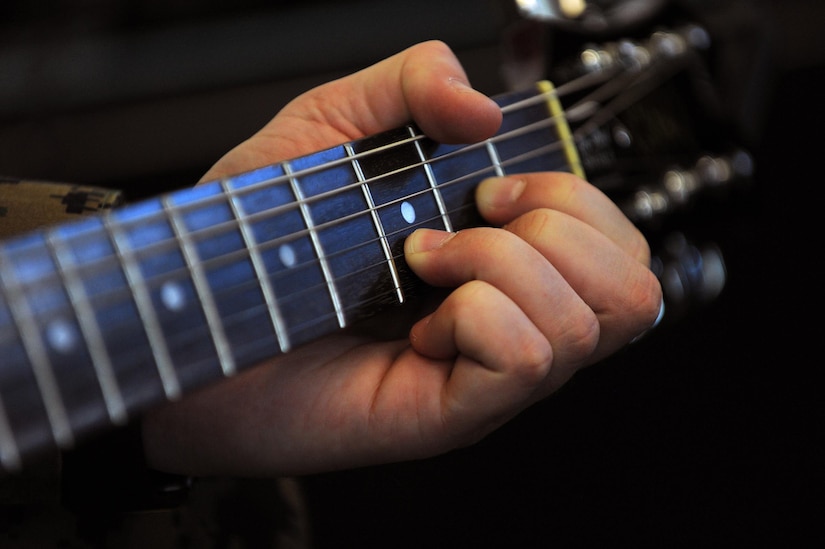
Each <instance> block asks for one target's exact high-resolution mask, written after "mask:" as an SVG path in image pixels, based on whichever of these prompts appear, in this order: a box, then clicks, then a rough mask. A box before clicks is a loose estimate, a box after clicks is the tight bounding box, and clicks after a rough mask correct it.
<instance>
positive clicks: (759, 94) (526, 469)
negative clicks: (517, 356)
mask: <svg viewBox="0 0 825 549" xmlns="http://www.w3.org/2000/svg"><path fill="white" fill-rule="evenodd" d="M519 4H521V5H522V7H523V8H524V7H529V6H530V5H533V6H542V5H544V6H557V3H555V2H545V3H542V2H520V3H519ZM561 4H565V3H561ZM577 4H578V3H577V2H571V3H568V5H573V6H574V8H570V9H575V6H576V5H577ZM588 5H589V8H588V9H589V11H588V12H587V13H586V15H587V16H588V17H590V19H587V21H586V22H581V21H582V19H581V18H579V19H572V20H571V18H569V17H567V16H565V14H564V13H563V12H560V11H556V12H553V11H550V12H547V11H545V12H543V13H537V12H534V13H533V16H528V14H526V13H524V12H519V11H518V10H517V9H516V7H517V3H516V2H515V1H513V2H509V1H504V0H501V1H498V0H495V1H494V0H486V1H485V0H453V1H450V2H444V1H435V0H418V1H410V2H400V1H396V0H380V1H379V0H359V1H349V2H331V1H324V0H304V1H300V2H299V1H297V0H280V1H277V0H270V1H265V0H231V1H230V0H203V1H196V0H119V1H113V0H112V1H105V0H35V1H31V0H29V1H24V0H19V1H18V0H4V2H3V3H2V4H0V175H7V176H12V177H24V178H30V179H45V180H53V181H68V182H75V183H83V184H92V185H103V186H109V187H115V188H120V189H123V191H124V192H125V193H126V196H127V197H128V198H130V199H133V200H137V199H139V198H141V197H144V196H148V195H152V194H157V193H159V192H164V191H167V190H172V189H175V188H180V187H185V186H189V185H191V184H193V183H194V182H195V181H197V179H198V178H199V177H200V174H202V173H203V172H205V171H206V170H207V169H208V167H209V166H210V165H211V164H212V163H213V162H214V161H215V160H217V158H219V157H220V155H221V154H223V153H224V152H225V151H227V150H228V149H229V148H231V147H232V146H234V145H235V144H237V143H239V142H240V141H241V140H243V139H245V138H246V137H247V136H248V135H250V134H251V133H253V132H254V131H255V130H257V129H258V128H259V127H260V126H261V125H263V124H264V123H265V122H266V121H267V120H269V118H271V116H272V115H274V114H275V113H276V112H277V111H278V109H279V108H280V107H281V106H283V104H284V103H285V102H287V101H288V100H289V99H291V98H292V97H294V96H295V95H297V94H299V93H300V92H301V91H303V90H305V89H308V88H310V87H312V86H314V85H316V84H319V83H322V82H325V81H327V80H329V79H331V78H334V77H337V76H340V75H343V74H347V73H350V72H352V71H353V70H356V69H359V68H361V67H363V66H365V65H368V64H370V63H372V62H375V61H377V60H379V59H381V58H384V57H386V56H388V55H391V54H393V53H395V52H397V51H398V50H400V49H402V48H404V47H406V46H409V45H411V44H413V43H415V42H418V41H421V40H425V39H431V38H438V39H441V40H444V41H445V42H447V43H448V44H449V45H450V46H452V47H453V49H454V50H455V51H456V52H457V54H458V55H459V57H460V58H461V60H462V61H463V63H464V64H465V67H466V69H467V71H468V73H469V75H470V79H471V81H472V82H473V84H474V85H475V86H476V87H478V88H479V89H481V90H482V91H484V92H486V93H490V94H493V93H498V92H502V91H505V90H507V89H509V88H511V87H513V86H516V85H518V84H520V83H523V82H526V81H532V80H535V79H538V78H541V77H544V76H546V75H549V74H552V73H553V72H554V71H555V70H556V69H557V68H558V66H559V65H560V64H563V63H564V62H565V61H566V55H567V54H569V53H570V52H575V51H577V50H578V49H580V48H583V47H586V45H587V44H590V43H600V42H602V41H605V40H607V41H610V40H616V39H618V38H620V37H623V36H639V35H643V34H645V33H649V32H650V30H651V29H655V28H656V27H657V26H658V25H659V24H669V23H681V22H685V21H690V22H695V23H698V24H701V25H702V26H703V27H704V28H706V29H707V30H708V31H709V33H710V37H711V44H712V45H711V48H710V50H709V51H708V53H707V63H708V74H707V78H708V80H707V82H705V84H708V83H709V85H712V86H713V87H714V90H715V93H716V96H717V99H718V101H717V102H716V103H714V106H713V108H712V109H710V110H713V116H710V115H709V116H708V117H707V119H704V118H703V119H702V120H701V121H700V122H701V123H703V124H706V126H705V131H706V132H709V133H714V134H718V135H723V136H724V141H725V142H730V143H734V144H737V145H741V147H743V148H744V149H746V150H748V151H749V152H750V153H751V154H752V157H753V159H754V165H755V174H754V177H753V179H752V180H751V181H749V182H746V183H745V184H743V185H741V186H740V187H738V188H737V189H736V190H735V191H734V192H730V193H727V194H726V195H725V197H724V199H723V200H718V199H716V198H714V199H712V200H711V201H710V202H712V204H710V205H709V206H707V207H704V206H697V207H696V208H694V209H692V210H691V211H690V212H688V213H683V214H680V215H679V216H678V223H679V226H677V227H668V228H667V230H668V231H671V230H675V231H677V232H678V233H679V234H684V235H686V236H687V238H689V239H690V241H691V242H695V243H696V246H697V247H698V248H699V249H702V250H704V249H711V250H717V249H718V250H720V251H721V253H722V254H723V256H724V260H725V264H726V273H727V278H726V285H725V288H724V290H723V291H722V292H721V294H720V295H719V296H718V297H716V298H715V299H713V300H697V302H696V303H694V302H693V301H691V300H688V302H686V303H685V304H684V305H685V306H684V307H681V308H679V310H678V312H679V313H680V314H679V315H677V317H676V318H669V319H667V321H666V322H665V323H664V324H663V325H662V326H661V327H660V328H659V329H657V330H656V331H654V332H653V333H651V334H650V335H649V336H648V337H647V338H645V339H644V340H642V341H641V342H639V343H637V344H635V345H633V346H631V347H630V348H628V349H627V350H625V351H624V352H622V353H620V354H619V355H618V356H616V357H614V358H611V359H610V360H608V361H606V362H605V363H603V364H600V365H599V366H596V367H593V368H590V369H588V370H587V371H585V372H582V373H581V374H579V375H578V376H577V377H576V378H575V379H574V380H573V382H571V383H570V384H569V386H567V387H566V388H564V389H563V390H562V391H561V392H559V393H558V394H557V395H555V396H554V397H552V398H550V399H549V400H547V401H546V402H544V403H542V404H540V405H538V406H536V407H534V408H533V409H531V410H529V411H527V412H526V413H524V414H523V415H522V416H520V417H519V418H517V419H516V420H515V421H513V422H512V423H510V424H509V425H507V426H505V427H504V428H502V429H501V430H499V431H498V432H496V433H495V434H493V435H491V436H490V437H488V438H487V439H485V440H484V441H482V442H481V443H479V444H478V445H476V446H473V447H471V448H467V449H464V450H460V451H456V452H453V453H451V454H449V455H446V456H441V457H438V458H434V459H430V460H424V461H420V462H411V463H402V464H393V465H387V466H381V467H370V468H364V469H359V470H355V471H346V472H337V473H330V474H324V475H315V476H311V477H306V478H302V479H300V482H301V485H302V487H303V490H304V496H305V498H306V503H307V507H308V510H309V517H310V521H311V524H312V535H313V540H314V545H315V546H316V547H319V548H338V547H360V548H366V547H387V546H391V547H453V546H458V547H505V546H506V547H548V546H553V547H604V546H619V545H622V546H629V545H633V546H637V547H638V546H657V547H662V546H663V547H696V546H707V545H710V544H712V543H713V544H717V543H723V542H726V543H727V542H739V543H753V542H757V541H758V542H761V543H762V544H763V545H769V546H770V545H772V546H779V545H781V546H797V547H801V546H817V543H819V544H821V543H822V542H823V541H825V534H823V530H822V528H821V521H822V517H823V516H825V515H824V514H823V512H825V503H824V502H825V473H823V466H822V465H823V463H825V460H823V458H825V455H823V454H824V453H823V450H822V447H823V443H825V440H823V438H825V437H823V427H825V423H823V420H825V413H823V412H825V406H823V404H822V397H821V396H820V393H821V391H820V387H821V384H820V379H821V375H820V373H819V370H820V369H821V368H822V366H821V363H822V360H821V359H817V358H815V357H816V356H818V352H817V351H819V348H818V345H817V344H816V341H817V340H818V338H820V337H822V336H821V331H822V322H821V321H820V320H819V319H818V316H817V314H818V313H819V312H820V311H821V309H822V307H821V299H820V297H821V293H822V292H821V282H822V276H821V275H822V269H821V267H820V264H821V258H820V257H819V256H818V254H819V253H821V252H822V244H821V243H820V244H817V242H819V240H818V238H819V237H820V235H821V234H822V230H821V228H820V227H819V226H818V224H817V223H816V220H817V219H818V218H821V214H820V212H819V211H818V210H819V208H818V202H817V201H818V200H819V199H818V196H819V194H818V191H817V189H818V188H819V187H821V186H822V177H821V171H822V170H821V167H820V165H819V160H820V159H821V157H822V151H821V149H820V147H821V146H822V145H823V142H825V140H824V139H823V138H822V135H823V130H822V127H821V124H823V123H825V112H823V111H824V109H823V106H822V104H821V102H820V96H821V95H822V94H821V91H820V89H819V85H821V82H823V81H825V79H823V77H825V43H823V41H822V38H821V35H822V33H821V28H820V26H821V25H822V24H823V22H825V4H822V3H821V2H818V1H816V0H764V1H757V0H754V1H737V0H719V1H710V0H681V1H676V0H674V1H672V2H655V1H651V2H638V1H634V0H628V1H626V2H618V1H610V0H602V1H593V2H588ZM577 21H578V22H577ZM708 124H709V125H710V126H707V125H708ZM650 235H651V241H652V242H653V243H654V244H657V245H658V244H662V245H665V246H666V243H667V238H663V237H665V236H666V235H664V234H663V233H662V232H660V231H659V230H658V229H657V230H652V229H651V234H650ZM817 250H819V251H817ZM818 287H819V288H820V290H817V289H816V288H818Z"/></svg>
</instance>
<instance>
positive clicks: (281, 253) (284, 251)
mask: <svg viewBox="0 0 825 549" xmlns="http://www.w3.org/2000/svg"><path fill="white" fill-rule="evenodd" d="M278 257H279V258H280V259H281V263H283V264H284V266H285V267H287V268H291V267H294V266H295V264H296V263H298V257H297V256H296V255H295V249H294V248H293V247H292V246H290V245H289V244H284V245H283V246H281V247H280V248H279V249H278Z"/></svg>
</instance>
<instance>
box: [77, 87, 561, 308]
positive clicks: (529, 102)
mask: <svg viewBox="0 0 825 549" xmlns="http://www.w3.org/2000/svg"><path fill="white" fill-rule="evenodd" d="M570 84H571V85H570V86H561V87H559V88H558V89H557V90H556V92H555V93H556V94H558V95H562V93H563V92H564V90H565V89H571V88H572V87H573V86H572V85H573V84H576V81H573V82H571V83H570ZM551 93H552V92H551ZM547 95H549V94H547V93H539V94H536V95H534V96H531V97H529V98H527V99H523V100H520V101H517V102H515V103H512V104H510V105H507V106H505V107H503V109H508V110H517V109H524V108H527V107H529V106H533V105H537V104H541V103H544V102H546V97H547ZM570 117H571V118H575V116H574V115H573V114H571V115H570ZM542 122H544V123H545V126H546V127H549V126H551V125H553V124H555V120H554V118H553V117H549V118H547V119H546V120H545V121H542ZM528 126H532V127H535V123H534V124H531V125H528ZM524 131H526V130H524V129H523V127H522V128H517V129H516V130H511V131H510V132H505V133H503V134H500V135H498V136H495V137H494V138H491V140H495V141H496V142H500V141H502V140H504V139H506V138H508V137H510V136H511V135H512V134H514V133H515V134H517V135H519V134H521V133H524ZM422 137H423V136H417V137H416V139H421V138H422ZM406 142H410V140H407V141H406ZM393 146H398V143H393V144H390V145H389V146H388V147H383V148H379V149H378V151H379V152H380V151H381V150H386V149H387V148H391V147H393ZM559 149H560V146H559V143H553V144H551V145H548V146H545V147H541V148H539V149H537V150H536V153H535V155H540V154H544V153H547V152H551V151H552V150H559ZM466 150H467V148H466V147H465V148H459V149H457V150H456V151H451V153H450V154H460V153H462V152H466ZM367 152H368V153H375V152H376V150H375V149H373V150H370V151H367ZM527 154H530V153H527ZM444 156H446V155H444ZM522 156H524V155H522ZM441 158H443V157H438V159H441ZM438 159H430V160H428V161H425V162H420V163H417V164H415V165H413V166H408V167H405V168H403V169H402V170H399V171H403V170H404V169H407V170H409V169H415V168H418V167H421V166H423V165H424V164H426V163H427V162H433V161H434V160H438ZM351 161H352V157H348V158H344V159H341V160H340V161H339V163H340V164H346V163H349V162H351ZM522 161H525V159H523V158H522V157H516V158H514V159H511V160H509V161H507V162H506V163H505V164H507V165H509V164H513V163H517V162H522ZM323 167H324V168H326V167H328V164H326V165H324V166H323ZM490 169H491V167H485V168H484V169H482V170H479V171H481V172H483V171H487V170H490ZM316 170H317V169H315V170H312V169H310V170H303V171H299V172H296V173H295V174H293V176H295V175H299V174H301V173H309V172H312V171H316ZM390 175H394V173H391V174H390ZM475 175H477V174H475V173H474V174H469V175H465V176H462V177H460V178H456V179H455V180H453V181H447V182H445V183H442V184H441V185H440V188H442V189H444V188H446V187H449V186H450V185H452V184H455V183H457V182H460V181H461V180H464V179H467V178H469V177H473V176H475ZM383 177H387V174H381V175H380V176H377V177H375V178H372V179H370V180H368V181H367V183H369V182H374V181H378V180H380V179H381V178H383ZM363 184H364V182H358V183H356V184H353V185H351V187H360V186H361V185H363ZM338 192H340V190H339V191H338ZM429 192H431V189H425V190H422V191H419V192H418V193H416V194H424V193H429ZM313 198H315V199H317V198H318V196H317V195H316V196H315V197H313ZM405 198H408V197H405ZM399 200H401V199H399ZM394 202H395V201H394ZM390 204H392V202H390V203H386V204H382V205H381V206H379V207H378V208H379V209H380V208H386V207H388V205H390ZM198 205H199V206H200V205H201V204H198ZM287 206H289V207H295V205H294V203H290V204H289V205H287ZM267 213H270V212H269V211H267V212H263V214H267ZM365 213H367V212H359V213H358V215H363V214H365ZM449 213H453V212H449ZM270 215H271V214H270ZM229 223H230V224H232V225H235V223H232V222H229ZM419 225H420V224H419ZM318 228H323V226H322V225H319V226H318ZM198 232H199V231H195V232H194V233H193V234H196V233H198ZM200 232H203V231H200ZM306 232H307V231H306V230H304V231H301V233H303V234H305V233H306ZM294 238H295V234H293V235H287V236H286V237H282V238H279V239H277V241H275V242H272V241H270V242H267V243H265V244H266V245H268V246H277V245H279V244H280V243H282V242H283V241H285V240H287V239H294ZM168 242H172V243H176V240H174V239H168V241H167V243H168ZM364 244H365V243H361V244H359V245H364ZM148 248H149V247H146V248H141V249H140V250H137V251H136V252H137V253H143V252H146V250H147V249H148ZM152 251H153V252H154V251H156V250H152ZM346 251H347V250H342V251H339V252H338V253H346ZM238 253H239V254H244V255H247V254H248V251H247V250H238ZM230 255H231V254H230ZM223 257H224V256H220V257H218V258H213V259H212V260H210V261H212V262H214V261H216V260H219V259H221V258H223ZM394 259H397V258H394ZM104 261H107V262H108V261H111V262H113V263H114V264H115V265H119V263H117V258H116V257H115V256H113V255H112V256H107V257H106V258H104ZM316 261H317V260H316ZM385 261H386V260H384V262H385ZM382 263H383V262H382ZM210 266H212V267H214V265H210ZM301 266H305V264H302V265H298V266H296V267H301ZM75 268H77V269H84V268H86V265H82V266H80V265H79V266H77V267H75ZM89 268H95V269H99V268H100V265H99V262H98V263H97V264H95V265H93V266H90V267H89ZM186 272H187V270H186V269H185V268H183V269H180V270H179V272H178V273H176V272H168V273H164V274H163V275H158V276H157V277H155V278H156V279H161V278H162V279H164V280H165V279H169V278H172V277H175V276H179V274H180V273H186ZM269 274H271V273H269ZM144 282H145V283H146V284H147V285H148V286H152V285H153V281H152V279H151V278H148V279H147V280H145V281H144ZM154 287H157V286H156V285H155V286H154ZM113 293H114V294H115V295H112V294H113ZM117 293H125V294H127V295H129V296H131V294H130V293H128V292H127V291H126V290H123V292H117V291H116V292H109V293H108V294H106V293H102V294H98V295H95V296H92V297H91V298H90V299H92V300H94V301H95V302H99V301H100V300H103V301H104V302H105V303H111V302H112V301H113V300H114V298H117V295H116V294H117ZM65 308H67V307H65Z"/></svg>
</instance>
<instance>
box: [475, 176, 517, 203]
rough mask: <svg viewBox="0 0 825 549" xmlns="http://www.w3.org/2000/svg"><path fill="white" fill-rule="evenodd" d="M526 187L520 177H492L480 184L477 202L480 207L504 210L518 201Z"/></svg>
mask: <svg viewBox="0 0 825 549" xmlns="http://www.w3.org/2000/svg"><path fill="white" fill-rule="evenodd" d="M526 186H527V182H526V181H525V180H524V179H522V178H520V177H490V178H488V179H485V180H484V181H482V182H481V183H480V184H479V186H478V196H477V197H476V201H477V202H478V203H479V206H481V205H484V206H487V207H489V208H504V207H506V206H509V205H510V204H513V203H514V202H515V201H516V200H518V198H519V197H520V196H521V194H522V193H523V192H524V188H525V187H526Z"/></svg>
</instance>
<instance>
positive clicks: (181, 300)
mask: <svg viewBox="0 0 825 549" xmlns="http://www.w3.org/2000/svg"><path fill="white" fill-rule="evenodd" d="M160 299H161V301H162V302H163V305H164V306H165V307H166V308H167V309H169V310H170V311H175V312H177V311H181V310H182V309H183V308H184V307H185V306H186V295H185V294H184V293H183V288H181V286H180V284H178V283H177V282H165V283H164V284H163V286H162V287H161V289H160Z"/></svg>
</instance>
